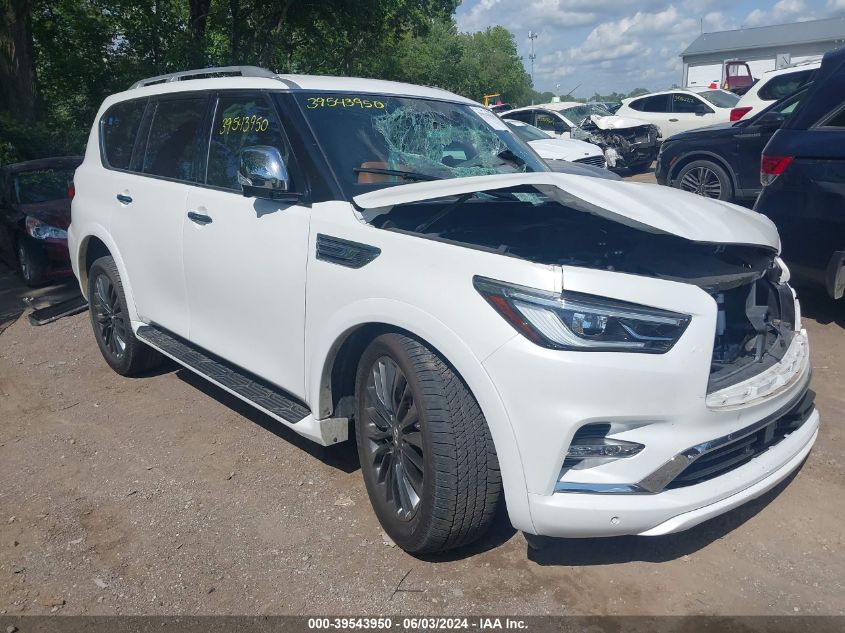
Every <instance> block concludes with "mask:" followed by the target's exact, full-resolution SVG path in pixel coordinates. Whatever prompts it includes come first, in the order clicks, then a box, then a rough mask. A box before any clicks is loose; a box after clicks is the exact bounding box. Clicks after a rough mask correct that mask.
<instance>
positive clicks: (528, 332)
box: [69, 67, 819, 552]
mask: <svg viewBox="0 0 845 633" xmlns="http://www.w3.org/2000/svg"><path fill="white" fill-rule="evenodd" d="M206 73H208V75H207V74H206ZM75 186H76V197H75V198H74V200H73V222H72V225H71V227H70V229H69V242H70V250H71V257H72V261H73V267H74V271H75V273H76V275H77V277H78V278H79V282H80V286H81V288H82V290H83V292H84V293H85V295H86V296H87V297H88V299H89V301H90V303H91V323H92V326H93V329H94V335H95V338H96V340H97V343H98V345H99V347H100V349H101V351H102V353H103V356H104V357H105V360H106V362H108V364H109V365H110V366H111V367H112V368H114V370H115V371H117V372H118V373H120V374H122V375H130V374H138V373H142V372H144V371H147V370H149V369H150V368H151V367H152V366H153V365H154V364H155V363H156V362H157V361H158V360H160V358H161V355H165V356H169V357H170V358H172V359H174V360H175V361H177V362H178V363H181V364H182V365H184V366H185V367H187V368H188V369H190V370H192V371H194V372H196V373H197V374H199V375H200V376H203V377H205V378H207V379H208V380H209V381H211V382H213V383H214V384H216V385H218V386H220V387H222V388H223V389H225V390H227V391H228V392H230V393H232V394H233V395H235V396H237V397H239V398H241V399H243V400H245V401H246V402H248V403H250V404H252V405H254V406H255V407H257V408H258V409H260V410H261V411H263V412H265V413H266V414H267V415H268V416H270V417H271V418H273V419H274V420H276V421H278V422H279V423H280V424H283V425H285V426H287V427H289V428H291V429H293V430H294V431H296V432H297V433H300V434H302V435H303V436H305V437H308V438H310V439H312V440H314V441H316V442H318V443H320V444H323V445H331V444H336V443H338V442H343V441H345V440H347V439H348V438H349V435H350V429H353V432H354V434H355V435H356V437H357V447H358V453H359V456H360V460H361V470H362V473H363V477H364V481H365V484H366V487H367V491H368V493H369V496H370V499H371V501H372V504H373V507H374V508H375V511H376V514H377V515H378V518H379V520H380V521H381V523H382V525H383V527H384V529H385V530H386V532H387V533H388V534H389V535H390V536H391V537H392V538H393V539H394V540H395V541H396V542H397V543H398V544H399V545H400V546H402V547H403V548H405V549H406V550H408V551H413V552H425V551H438V550H444V549H447V548H450V547H455V546H459V545H461V544H464V543H467V542H470V541H472V540H473V539H475V538H477V537H478V536H479V535H481V534H482V533H483V532H484V530H485V528H486V527H487V526H488V525H489V524H490V522H491V520H492V518H493V516H494V512H495V508H496V505H497V503H499V502H500V501H501V499H500V497H501V493H502V492H504V498H505V501H506V502H507V511H508V513H509V515H510V519H511V521H512V523H513V525H514V526H515V527H517V528H519V529H522V530H524V531H526V532H527V533H532V534H544V535H551V536H611V535H619V534H666V533H669V532H675V531H678V530H683V529H686V528H689V527H691V526H693V525H696V524H697V523H700V522H701V521H704V520H706V519H708V518H710V517H713V516H715V515H717V514H720V513H722V512H725V511H726V510H729V509H731V508H734V507H736V506H738V505H740V504H741V503H743V502H745V501H747V500H749V499H752V498H754V497H756V496H758V495H760V494H761V493H763V492H764V491H766V490H768V489H770V488H772V487H773V486H774V485H775V484H777V483H778V482H780V481H782V480H783V479H784V478H786V477H787V476H788V475H789V474H790V473H791V472H793V471H794V470H795V469H796V468H798V466H799V465H800V464H801V462H802V460H803V459H804V458H805V456H806V455H807V454H808V452H809V451H810V447H811V445H812V444H813V441H814V440H815V438H816V434H817V429H818V424H819V416H818V413H817V412H816V411H815V409H814V406H813V394H812V392H811V391H809V390H808V383H809V380H810V365H809V352H808V344H807V337H806V334H805V332H804V331H803V330H802V329H801V317H800V311H799V309H798V303H797V301H796V300H795V298H794V293H793V291H792V290H791V288H790V287H789V286H788V285H787V284H786V281H787V277H788V273H787V271H786V269H785V267H784V266H783V265H782V263H781V262H780V261H779V259H778V258H777V253H778V248H779V240H778V235H777V232H776V230H775V227H774V226H773V225H772V223H771V222H770V221H769V220H767V219H766V218H765V217H763V216H761V215H758V214H756V213H753V212H751V211H748V210H746V209H742V208H740V207H735V206H733V205H730V204H725V203H721V202H718V201H712V200H707V199H705V198H702V197H700V196H695V195H692V194H688V193H685V192H681V191H678V190H675V189H670V188H667V187H660V186H658V185H648V184H642V183H630V182H622V181H614V180H604V179H597V178H591V177H585V176H574V175H567V174H559V173H552V172H550V171H549V170H548V168H547V167H546V166H545V165H544V163H543V161H542V160H541V159H540V158H539V157H538V156H537V155H536V154H535V153H534V152H533V150H531V149H530V148H529V147H528V146H527V145H526V144H524V143H523V142H522V141H521V140H519V139H518V138H517V137H516V136H515V135H514V134H513V133H512V132H511V131H510V130H509V128H507V126H506V125H505V124H504V123H503V122H502V121H501V120H500V119H499V118H498V117H496V116H495V115H494V114H493V113H491V112H490V111H489V110H487V109H485V108H483V107H482V106H480V105H479V104H477V103H474V102H472V101H469V100H467V99H464V98H462V97H459V96H457V95H454V94H450V93H448V92H444V91H442V90H437V89H434V88H423V87H418V86H412V85H406V84H398V83H390V82H383V81H374V80H366V79H348V78H332V77H306V76H289V75H274V74H272V73H270V72H269V71H265V70H262V69H257V68H251V67H239V68H226V69H211V70H206V71H191V72H188V73H180V74H176V75H170V76H166V77H159V78H154V79H150V80H145V81H141V82H139V83H137V84H135V85H134V86H133V87H132V88H131V89H130V90H128V91H126V92H122V93H120V94H116V95H113V96H111V97H109V98H108V99H106V100H105V102H104V103H103V105H102V107H101V109H100V111H99V113H98V115H97V118H96V123H95V125H94V127H93V129H92V130H91V135H90V138H89V142H88V149H87V152H86V155H85V160H84V162H83V163H82V165H81V166H80V168H79V169H78V170H77V172H76V175H75Z"/></svg>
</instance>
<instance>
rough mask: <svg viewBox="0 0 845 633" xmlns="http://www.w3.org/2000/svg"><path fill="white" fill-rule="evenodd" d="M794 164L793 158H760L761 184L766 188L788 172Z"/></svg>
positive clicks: (764, 156)
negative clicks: (790, 165)
mask: <svg viewBox="0 0 845 633" xmlns="http://www.w3.org/2000/svg"><path fill="white" fill-rule="evenodd" d="M791 162H792V156H767V155H766V154H763V156H762V157H761V158H760V183H761V184H762V185H763V186H764V187H765V186H766V185H770V184H772V183H773V182H774V181H775V179H776V178H777V177H778V176H780V175H781V174H782V173H783V172H785V171H786V168H787V167H789V164H790V163H791Z"/></svg>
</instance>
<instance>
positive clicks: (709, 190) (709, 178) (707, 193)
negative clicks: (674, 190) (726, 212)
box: [681, 167, 722, 198]
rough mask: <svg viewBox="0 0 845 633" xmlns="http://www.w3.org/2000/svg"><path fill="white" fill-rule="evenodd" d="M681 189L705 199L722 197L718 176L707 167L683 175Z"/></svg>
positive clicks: (697, 168)
mask: <svg viewBox="0 0 845 633" xmlns="http://www.w3.org/2000/svg"><path fill="white" fill-rule="evenodd" d="M681 189H683V190H684V191H689V192H690V193H695V194H698V195H699V196H704V197H705V198H719V197H720V196H721V195H722V183H721V182H720V181H719V176H717V175H716V172H714V171H712V170H711V169H708V168H707V167H696V168H694V169H690V170H689V171H688V172H687V173H686V174H684V177H683V178H681Z"/></svg>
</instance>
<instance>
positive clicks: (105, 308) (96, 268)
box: [88, 257, 162, 376]
mask: <svg viewBox="0 0 845 633" xmlns="http://www.w3.org/2000/svg"><path fill="white" fill-rule="evenodd" d="M88 303H89V305H90V309H89V314H90V315H91V326H92V327H93V329H94V338H96V339H97V345H98V346H99V347H100V352H101V353H102V354H103V358H104V359H105V360H106V362H107V363H108V364H109V366H110V367H111V368H112V369H114V370H115V371H116V372H117V373H118V374H120V375H121V376H134V375H136V374H140V373H143V372H145V371H149V370H150V369H153V368H154V367H156V366H157V365H159V364H160V363H161V361H162V356H161V354H159V353H158V352H157V351H156V350H154V349H153V348H151V347H149V346H147V345H144V343H142V342H141V341H139V340H138V339H137V338H136V337H135V334H134V333H133V332H132V325H131V323H130V322H129V312H128V310H127V308H126V296H125V295H124V293H123V284H122V283H121V281H120V274H119V273H118V272H117V266H116V265H115V263H114V259H112V258H111V257H101V258H100V259H98V260H96V261H95V262H94V263H93V264H92V266H91V270H90V271H89V272H88Z"/></svg>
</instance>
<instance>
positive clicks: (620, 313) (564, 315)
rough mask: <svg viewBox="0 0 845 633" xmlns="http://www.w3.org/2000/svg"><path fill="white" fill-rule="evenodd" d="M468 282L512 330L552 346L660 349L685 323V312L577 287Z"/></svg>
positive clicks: (687, 319) (678, 334)
mask: <svg viewBox="0 0 845 633" xmlns="http://www.w3.org/2000/svg"><path fill="white" fill-rule="evenodd" d="M473 285H474V286H475V289H476V290H477V291H478V292H479V293H481V296H483V297H484V298H485V299H486V300H487V302H488V303H489V304H490V305H491V306H493V308H495V310H496V311H497V312H498V313H499V314H500V315H502V317H504V319H505V320H506V321H507V322H508V323H510V324H511V325H512V326H513V327H514V328H515V329H516V330H517V331H518V332H520V333H521V334H523V335H524V336H525V337H527V338H528V339H530V340H531V341H533V342H534V343H536V344H537V345H542V346H543V347H549V348H552V349H565V350H578V351H592V352H645V353H652V354H662V353H664V352H668V351H669V350H670V349H672V346H673V345H674V344H675V343H676V342H677V341H678V339H679V338H681V335H682V334H683V333H684V330H686V328H687V325H689V322H690V317H689V315H686V314H678V313H675V312H669V311H667V310H660V309H658V308H650V307H647V306H641V305H638V304H635V303H627V302H624V301H616V300H613V299H605V298H603V297H597V296H594V295H588V294H583V293H580V292H568V291H565V292H564V293H563V294H560V295H558V294H555V293H552V292H544V291H542V290H535V289H532V288H525V287H523V286H516V285H513V284H508V283H504V282H500V281H494V280H492V279H486V278H484V277H475V278H473Z"/></svg>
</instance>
